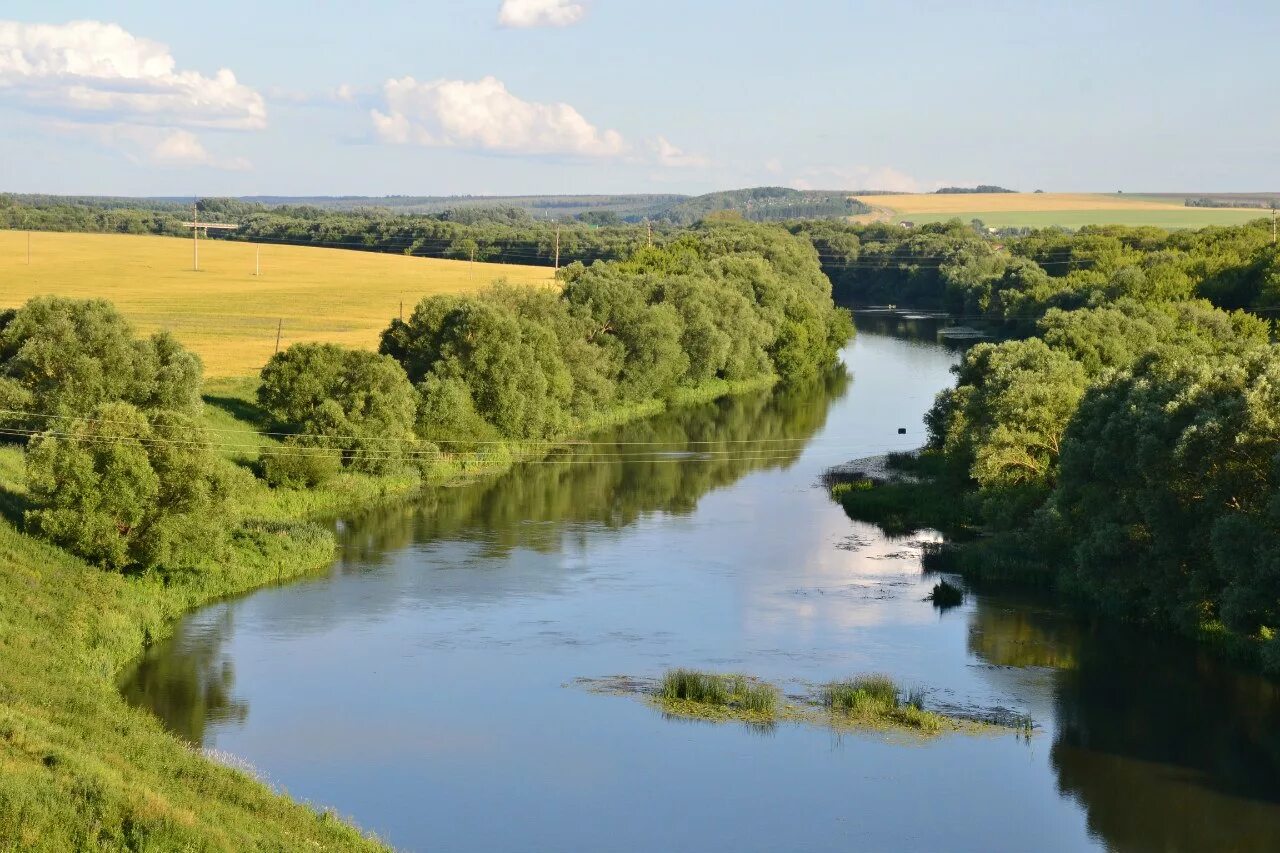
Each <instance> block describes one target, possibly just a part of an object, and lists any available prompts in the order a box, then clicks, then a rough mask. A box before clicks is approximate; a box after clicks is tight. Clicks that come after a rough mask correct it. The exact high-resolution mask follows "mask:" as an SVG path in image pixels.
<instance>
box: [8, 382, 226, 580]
mask: <svg viewBox="0 0 1280 853" xmlns="http://www.w3.org/2000/svg"><path fill="white" fill-rule="evenodd" d="M26 469H27V485H28V491H29V494H30V500H31V504H32V507H33V508H32V509H30V510H28V511H27V513H26V522H27V525H28V527H29V528H30V530H31V531H32V532H34V533H35V534H37V535H39V536H43V537H44V538H46V539H49V540H50V541H52V542H54V543H56V544H58V545H61V546H62V547H64V548H66V549H67V550H69V551H71V552H72V553H75V554H78V555H79V556H81V557H83V558H85V559H86V560H89V561H90V562H93V563H97V564H100V565H102V566H105V567H107V568H111V569H117V570H122V569H126V568H132V567H139V568H143V569H151V568H155V567H165V568H169V569H173V568H182V567H186V566H189V565H192V564H194V563H196V562H198V561H199V560H200V559H201V558H202V557H203V556H206V555H208V554H209V553H211V552H213V553H216V551H217V548H218V545H219V543H220V542H222V541H223V538H224V535H225V534H224V530H225V524H224V523H223V519H224V517H225V512H224V510H225V505H226V500H227V497H228V484H227V481H226V478H225V476H224V474H223V470H222V468H221V466H220V461H219V460H218V458H217V457H216V456H215V455H214V453H213V452H212V449H211V447H210V445H209V443H208V440H207V438H206V437H205V434H204V431H203V428H202V427H201V426H200V424H199V422H198V421H196V420H195V419H194V418H192V417H191V416H190V415H187V414H184V413H179V412H154V413H151V414H150V415H148V414H146V413H144V412H142V411H141V410H139V409H138V408H137V407H135V406H132V405H130V404H128V403H104V404H102V405H100V406H99V407H98V408H96V409H95V410H94V411H93V413H92V415H91V417H90V419H89V420H87V421H85V422H84V423H83V424H81V425H79V426H78V427H77V430H76V432H75V433H74V434H71V435H62V434H48V435H42V436H40V437H38V438H36V439H35V440H33V441H32V443H31V445H30V447H29V448H28V451H27V459H26Z"/></svg>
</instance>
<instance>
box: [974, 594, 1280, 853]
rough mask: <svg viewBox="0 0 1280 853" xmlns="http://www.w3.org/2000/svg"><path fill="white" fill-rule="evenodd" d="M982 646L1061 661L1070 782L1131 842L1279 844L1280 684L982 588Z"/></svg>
mask: <svg viewBox="0 0 1280 853" xmlns="http://www.w3.org/2000/svg"><path fill="white" fill-rule="evenodd" d="M969 651H970V652H971V653H972V654H974V655H976V656H977V657H978V658H980V659H982V660H983V661H985V662H986V663H989V664H992V665H994V666H998V667H1052V668H1054V669H1056V670H1057V674H1056V678H1055V689H1054V696H1053V707H1054V712H1053V714H1054V726H1055V729H1056V732H1055V734H1054V742H1053V747H1052V751H1051V754H1050V761H1051V764H1052V766H1053V769H1054V771H1055V773H1056V774H1057V777H1058V789H1059V791H1061V792H1062V793H1063V794H1064V795H1066V796H1070V797H1072V798H1073V799H1075V800H1076V801H1077V802H1079V803H1080V805H1081V806H1082V807H1083V808H1084V809H1085V811H1086V813H1087V815H1088V821H1089V829H1090V831H1091V832H1092V833H1093V834H1095V835H1096V836H1098V837H1099V838H1101V839H1103V840H1104V841H1105V842H1106V844H1107V845H1108V847H1109V848H1110V849H1113V850H1119V851H1164V852H1165V853H1167V851H1201V850H1237V851H1264V850H1265V851H1273V850H1280V685H1277V684H1276V683H1275V682H1273V681H1271V680H1268V679H1266V678H1263V677H1261V676H1259V675H1257V674H1254V673H1251V672H1247V671H1243V670H1241V669H1239V668H1237V667H1234V666H1232V665H1231V664H1229V663H1227V662H1224V661H1223V660H1221V659H1219V658H1216V657H1214V656H1212V655H1210V654H1208V653H1207V652H1205V651H1204V650H1203V649H1197V648H1195V647H1194V646H1192V645H1191V644H1189V643H1186V642H1183V641H1180V640H1177V639H1174V638H1171V637H1168V636H1165V635H1158V634H1153V633H1151V632H1144V631H1140V630H1137V629H1134V628H1130V627H1127V626H1124V625H1117V624H1115V623H1111V622H1107V621H1102V620H1093V619H1086V618H1079V617H1073V616H1071V615H1068V614H1064V613H1061V612H1056V611H1055V610H1053V609H1052V608H1049V607H1045V606H1041V605H1039V604H1037V603H1035V602H1027V601H1019V600H1014V599H1010V598H1007V597H1006V598H1001V597H992V596H979V597H978V599H977V607H976V609H975V610H974V612H973V619H972V622H971V624H970V630H969Z"/></svg>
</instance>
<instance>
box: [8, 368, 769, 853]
mask: <svg viewBox="0 0 1280 853" xmlns="http://www.w3.org/2000/svg"><path fill="white" fill-rule="evenodd" d="M771 381H772V380H759V381H755V382H751V383H738V384H731V383H723V382H716V383H708V384H706V385H704V386H701V387H699V388H697V389H688V390H684V391H681V392H680V393H679V394H677V395H676V396H675V397H674V399H673V400H671V401H668V402H665V403H664V402H662V401H655V402H651V403H648V404H644V405H639V406H633V407H629V408H627V409H620V410H617V411H614V412H611V413H609V414H608V415H607V416H602V417H600V418H597V419H595V420H593V421H592V422H591V423H587V424H581V425H579V431H580V434H583V435H585V434H587V433H589V432H590V431H592V430H595V429H599V428H603V427H605V426H608V425H612V424H619V423H623V422H626V421H628V420H633V419H637V418H641V417H646V416H650V415H653V414H656V413H658V412H659V411H661V410H662V409H663V408H665V407H666V406H668V405H677V404H678V405H685V404H693V403H697V402H704V401H708V400H712V399H715V398H718V397H721V396H724V395H725V394H728V393H741V392H745V391H749V390H754V389H760V388H763V387H767V385H768V384H770V382H771ZM253 389H254V383H253V382H251V381H247V380H229V381H221V382H218V383H212V384H210V385H209V386H208V387H207V393H206V395H205V400H206V406H205V419H206V422H207V423H208V425H209V426H210V427H211V428H212V429H216V430H217V431H218V432H217V433H216V435H217V436H218V443H219V446H220V449H221V452H222V454H223V456H224V459H225V463H226V465H227V468H228V470H229V471H230V472H231V476H233V477H235V478H236V480H235V484H236V488H235V490H234V493H235V495H236V497H235V501H236V513H235V516H236V518H237V519H238V521H237V529H236V532H235V533H234V535H233V536H232V537H231V542H230V544H229V546H228V547H227V549H226V550H225V551H223V552H221V553H217V554H210V555H209V556H208V558H207V559H206V561H205V563H204V564H203V565H200V566H198V567H196V568H195V569H193V570H191V571H188V572H182V573H172V574H169V575H167V576H163V577H161V576H159V575H152V576H127V575H121V574H117V573H113V572H107V571H103V570H100V569H97V568H94V567H92V566H89V565H87V564H85V563H84V562H83V561H81V560H79V559H77V558H75V557H73V556H71V555H69V554H67V553H66V552H64V551H62V550H60V549H58V548H55V547H53V546H50V545H48V544H45V543H43V542H40V541H38V540H36V539H34V538H32V537H30V536H27V535H26V534H25V533H23V532H22V523H21V517H22V511H23V509H24V508H25V486H24V482H23V460H22V451H21V449H20V448H19V447H17V446H14V445H7V446H0V569H2V570H0V664H2V665H0V850H10V849H12V850H67V849H130V850H133V849H140V850H173V849H184V850H292V849H307V850H358V849H380V848H381V845H380V843H379V842H378V841H377V840H376V839H373V838H371V837H368V836H366V835H363V834H362V833H361V832H360V831H358V830H356V829H355V828H353V827H352V826H351V825H350V824H348V823H345V822H343V821H342V820H340V819H338V818H337V817H335V816H333V815H331V814H327V813H323V812H320V811H317V810H316V809H315V808H312V807H311V806H309V805H306V804H300V803H297V802H294V801H293V800H291V799H289V798H288V797H287V795H286V794H287V792H284V793H275V792H273V791H271V790H270V789H269V788H267V787H266V786H265V785H263V784H261V783H260V782H258V781H257V780H255V779H254V778H252V777H251V776H250V775H247V774H246V773H244V772H242V771H240V770H236V769H231V768H228V767H224V766H222V765H220V764H217V763H215V762H213V761H211V760H209V759H208V758H207V757H206V756H205V755H204V754H202V753H201V752H200V751H199V750H197V749H194V748H192V747H191V746H190V745H188V744H186V743H184V742H183V741H182V740H181V739H179V738H178V737H177V736H175V735H172V734H170V733H169V732H167V731H165V730H164V728H163V727H162V726H161V724H160V722H159V721H158V720H157V719H156V718H155V717H153V716H152V715H150V714H149V713H147V712H145V711H142V710H139V709H136V708H131V707H129V706H128V705H127V704H125V702H124V701H123V699H122V698H121V697H120V694H119V693H118V691H117V689H116V678H117V675H118V673H119V671H120V670H121V669H122V668H123V667H125V666H126V665H127V664H128V663H129V662H130V661H131V660H132V659H133V658H135V657H136V656H137V655H138V654H139V653H140V652H141V651H142V650H143V649H144V648H145V647H146V646H147V644H148V643H151V642H154V641H155V640H157V639H159V638H161V637H163V636H165V635H166V634H167V633H169V632H170V631H171V630H172V626H173V624H174V622H175V621H176V620H177V619H178V618H179V617H180V616H181V615H182V614H183V613H186V612H188V611H190V610H192V609H194V608H196V607H199V606H201V605H203V604H206V603H208V602H211V601H214V600H217V599H219V598H223V597H227V596H232V595H236V594H241V593H244V592H246V591H249V590H252V589H255V588H258V587H261V586H265V585H270V584H273V583H280V582H284V581H287V580H289V579H291V578H295V577H298V576H301V575H304V574H306V573H309V572H313V571H316V570H319V569H321V568H322V567H324V566H325V565H327V564H328V563H329V562H330V561H331V560H332V559H333V556H334V553H335V542H334V538H333V535H332V534H331V532H330V531H329V530H328V529H326V528H323V527H321V526H319V525H317V524H314V523H313V522H312V521H311V520H312V519H316V518H321V517H324V516H331V515H333V514H335V513H340V512H344V511H349V510H354V509H356V508H361V507H367V506H370V505H373V504H376V503H379V502H386V501H390V500H396V499H403V498H405V497H406V496H408V495H409V494H411V493H413V492H414V491H416V490H419V489H421V488H423V487H424V486H444V485H448V484H451V483H457V482H460V481H463V480H466V479H470V478H473V477H476V476H480V475H485V474H493V473H497V472H499V471H501V470H503V469H505V468H507V467H509V466H510V465H511V464H513V463H514V462H516V461H518V460H519V459H520V458H525V457H528V456H531V455H533V454H534V453H540V452H542V451H543V450H545V448H543V447H538V448H534V447H522V446H519V445H511V446H504V447H502V448H500V449H499V450H498V451H497V452H491V453H487V454H486V455H485V456H484V457H483V458H467V457H458V458H444V459H442V460H441V461H440V462H439V463H438V464H437V465H436V466H435V467H434V468H433V469H432V470H431V471H429V472H428V474H427V475H426V477H425V478H418V477H417V476H408V475H399V476H392V477H371V476H367V475H361V474H352V473H343V474H340V475H338V476H337V477H335V478H334V479H333V480H331V481H330V482H329V483H327V484H326V485H325V486H324V487H323V488H320V489H313V490H305V491H301V490H271V489H268V488H267V487H266V486H265V485H264V484H263V483H262V482H261V481H260V480H258V479H256V478H255V477H254V476H253V475H252V473H251V472H250V470H249V469H248V466H249V465H250V464H251V463H252V461H253V459H254V458H256V456H257V454H258V452H259V449H260V448H262V447H269V446H271V445H272V444H274V443H275V439H274V438H273V437H271V436H268V435H265V434H264V431H265V418H264V417H263V416H262V414H261V412H259V411H258V410H257V408H256V406H255V404H254V402H253Z"/></svg>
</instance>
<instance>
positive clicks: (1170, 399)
mask: <svg viewBox="0 0 1280 853" xmlns="http://www.w3.org/2000/svg"><path fill="white" fill-rule="evenodd" d="M1268 225H1269V223H1268ZM1269 230H1270V229H1269V227H1268V228H1266V229H1265V234H1264V229H1263V228H1262V227H1261V224H1260V223H1257V224H1253V225H1245V226H1240V227H1235V228H1206V229H1203V230H1201V231H1197V232H1175V233H1170V232H1164V231H1158V230H1156V229H1137V228H1115V227H1106V228H1091V229H1082V230H1081V232H1079V233H1077V234H1075V235H1065V234H1061V233H1048V232H1040V233H1036V234H1033V235H1031V236H1029V237H1028V238H1025V239H1020V240H1018V241H1016V242H1014V243H1012V244H1010V245H1009V246H1008V247H1007V248H1008V251H1007V252H1004V253H999V254H996V253H988V254H984V255H976V256H974V257H973V258H971V259H968V260H963V259H962V260H957V261H953V262H951V263H950V264H948V265H947V266H946V268H945V269H943V270H940V271H939V274H938V278H937V279H936V280H935V281H934V282H933V283H934V284H935V285H936V287H937V290H935V291H934V293H935V295H936V296H937V297H938V298H940V299H941V300H942V304H943V305H953V306H955V305H958V306H959V307H960V308H961V310H964V311H969V312H974V313H976V314H978V315H979V316H982V317H988V318H991V319H992V321H993V322H994V323H995V324H996V325H997V326H998V327H999V328H1002V329H1003V330H1004V332H1005V333H1006V334H1008V335H1010V336H1011V338H1012V339H1010V340H1005V341H1004V342H1001V343H982V344H979V345H977V346H975V347H973V348H972V349H970V350H969V351H968V352H967V353H966V355H965V356H964V358H963V360H962V362H961V363H960V364H959V365H958V366H957V367H956V369H955V374H956V382H955V385H954V387H952V388H950V389H947V390H945V391H943V392H942V393H941V394H940V395H939V396H938V398H937V400H936V402H935V404H934V406H933V408H932V409H931V411H930V412H929V414H928V417H927V426H928V432H929V442H928V445H927V448H926V451H925V453H924V455H923V457H922V458H921V459H920V460H917V461H915V462H912V463H903V464H907V465H910V466H914V467H916V468H917V469H918V470H921V471H928V472H930V473H932V474H933V475H934V476H935V477H936V478H937V481H936V485H937V486H938V488H940V489H942V490H944V491H954V492H958V493H959V494H961V495H963V496H964V499H963V501H961V502H959V504H960V505H961V506H962V507H963V511H962V512H961V513H959V514H958V517H957V516H955V515H953V516H952V517H951V518H950V519H948V523H949V524H951V525H952V526H953V528H954V530H953V532H955V533H957V534H959V535H962V536H963V534H964V533H965V530H966V529H967V530H968V531H969V532H970V533H973V532H980V533H981V534H982V535H981V536H979V537H977V538H976V539H974V540H973V541H969V542H966V543H963V544H961V545H960V546H959V547H958V550H957V554H958V557H959V565H960V566H961V567H962V568H963V569H964V570H966V571H968V572H971V573H973V574H978V575H984V576H988V577H1017V578H1020V579H1024V580H1027V579H1029V580H1035V581H1037V582H1042V583H1047V584H1052V585H1054V586H1055V587H1057V588H1058V589H1059V590H1061V591H1062V592H1064V593H1066V594H1069V595H1071V596H1073V597H1075V598H1077V599H1080V600H1083V601H1087V602H1089V603H1090V604H1091V605H1092V606H1094V607H1096V608H1097V609H1099V610H1101V611H1104V612H1107V613H1110V614H1112V615H1115V616H1119V617H1123V618H1127V619H1133V620H1138V621H1144V622H1149V623H1153V624H1158V625H1164V626H1168V627H1172V628H1175V629H1177V630H1180V631H1184V632H1187V633H1193V634H1199V635H1202V636H1209V637H1215V638H1218V639H1220V640H1222V641H1223V642H1225V643H1228V644H1229V645H1231V646H1232V647H1234V648H1239V649H1243V650H1247V651H1249V653H1252V652H1255V651H1256V652H1258V653H1260V654H1261V656H1262V659H1263V662H1264V663H1265V664H1266V665H1267V666H1268V668H1270V669H1271V670H1273V671H1277V672H1280V640H1277V639H1276V631H1277V629H1278V628H1280V350H1277V347H1276V345H1275V344H1273V343H1272V335H1271V332H1272V325H1273V321H1272V320H1271V317H1273V316H1274V314H1273V312H1271V311H1270V310H1268V309H1269V307H1270V306H1272V305H1274V304H1275V303H1276V302H1277V301H1280V300H1277V299H1276V295H1278V294H1277V290H1276V287H1277V286H1278V285H1280V275H1277V272H1278V271H1280V252H1278V251H1277V250H1276V248H1275V247H1273V246H1272V245H1271V244H1270V233H1269ZM927 239H929V240H934V241H946V240H953V241H956V242H957V243H959V244H964V243H966V241H967V240H968V238H967V237H966V236H965V235H963V234H962V233H960V232H959V231H958V230H957V229H955V228H947V229H943V230H941V231H940V232H939V233H936V234H931V235H929V237H928V238H927ZM900 243H901V241H900ZM857 249H858V250H859V251H860V250H861V246H859V247H857ZM935 304H936V303H935ZM1245 309H1252V310H1251V311H1250V310H1245ZM886 488H888V489H889V490H890V493H891V489H892V487H886ZM876 492H877V490H876V489H870V490H867V489H862V490H858V489H849V490H846V491H844V492H843V494H842V500H843V501H844V503H845V505H846V507H848V508H850V510H851V511H852V512H853V513H855V514H856V513H857V512H859V506H860V505H863V506H870V505H871V504H872V503H873V502H879V504H883V503H884V500H885V495H884V493H881V494H878V495H875V496H872V495H873V494H875V493H876ZM951 504H952V506H955V505H956V504H957V502H956V501H952V502H951Z"/></svg>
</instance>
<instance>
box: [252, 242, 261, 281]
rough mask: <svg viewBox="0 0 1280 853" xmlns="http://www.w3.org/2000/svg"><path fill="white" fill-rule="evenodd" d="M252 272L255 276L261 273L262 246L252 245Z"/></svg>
mask: <svg viewBox="0 0 1280 853" xmlns="http://www.w3.org/2000/svg"><path fill="white" fill-rule="evenodd" d="M253 274H254V275H255V276H259V275H262V247H261V246H254V247H253Z"/></svg>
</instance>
